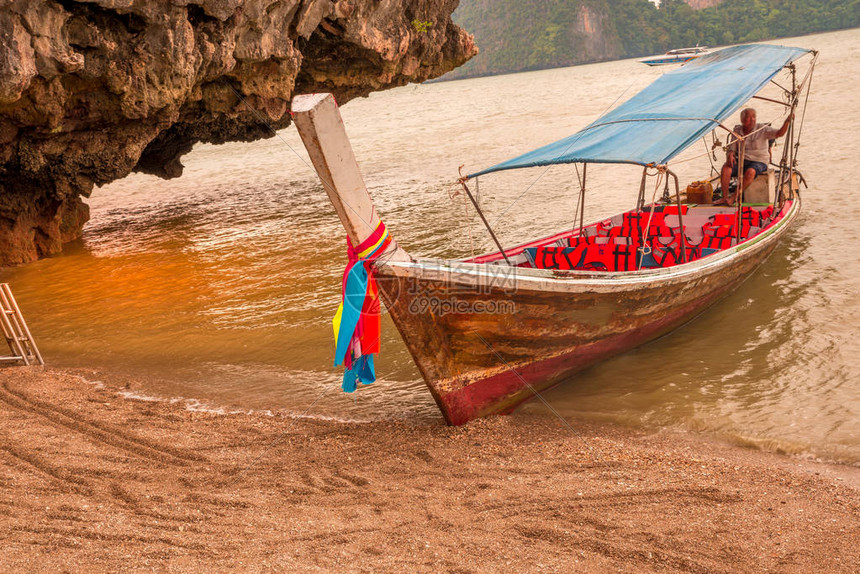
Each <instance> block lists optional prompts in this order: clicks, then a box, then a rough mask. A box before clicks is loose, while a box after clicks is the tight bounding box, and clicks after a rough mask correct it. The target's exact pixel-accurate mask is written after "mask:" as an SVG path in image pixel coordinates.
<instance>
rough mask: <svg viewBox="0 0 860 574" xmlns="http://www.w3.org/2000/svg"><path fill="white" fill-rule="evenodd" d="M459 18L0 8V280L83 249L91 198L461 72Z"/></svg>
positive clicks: (69, 0) (212, 7) (416, 5)
mask: <svg viewBox="0 0 860 574" xmlns="http://www.w3.org/2000/svg"><path fill="white" fill-rule="evenodd" d="M458 2H459V0H170V1H168V0H88V1H87V0H7V2H4V3H3V4H0V265H8V264H12V263H20V262H26V261H32V260H34V259H36V258H38V257H42V256H45V255H49V254H52V253H57V252H58V251H60V249H61V247H62V244H63V243H65V242H67V241H70V240H72V239H75V238H77V237H79V236H80V233H81V228H82V226H83V224H84V223H85V222H86V221H87V219H88V217H89V214H88V208H87V206H86V205H85V204H84V203H83V202H82V201H81V196H85V197H86V196H89V194H90V193H91V192H92V189H93V186H94V185H102V184H105V183H108V182H110V181H113V180H116V179H118V178H122V177H124V176H126V175H128V174H129V173H131V172H132V171H142V172H146V173H151V174H155V175H158V176H161V177H165V178H170V177H177V176H179V175H180V174H181V173H182V164H181V163H180V159H181V157H182V155H183V154H185V153H187V152H188V151H189V150H190V149H191V146H192V145H193V144H194V143H195V142H212V143H223V142H227V141H250V140H255V139H259V138H263V137H270V136H271V135H273V134H272V131H271V128H274V129H280V128H283V127H286V126H287V125H289V123H290V117H289V113H288V110H289V102H290V99H291V98H292V95H293V94H294V93H301V92H310V91H322V90H326V91H331V92H333V93H334V94H335V96H336V97H337V99H338V102H340V103H341V104H343V103H345V102H346V101H348V100H349V99H351V98H354V97H357V96H363V95H367V94H368V93H370V92H372V91H375V90H380V89H384V88H387V87H391V86H398V85H404V84H406V83H409V82H420V81H423V80H426V79H429V78H434V77H438V76H440V75H442V74H443V73H445V72H447V71H449V70H451V69H453V68H455V67H456V66H459V65H460V64H462V63H463V62H465V61H466V60H468V59H469V58H470V57H471V56H473V55H474V54H475V53H476V52H477V48H476V47H475V44H474V42H473V40H472V38H471V36H469V35H468V34H467V33H465V32H464V31H463V30H461V29H460V28H458V27H457V26H456V25H454V24H453V23H452V22H451V20H450V15H451V13H452V12H453V11H454V9H455V8H456V7H457V4H458ZM270 127H271V128H270Z"/></svg>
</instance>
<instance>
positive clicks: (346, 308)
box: [332, 221, 391, 393]
mask: <svg viewBox="0 0 860 574" xmlns="http://www.w3.org/2000/svg"><path fill="white" fill-rule="evenodd" d="M346 242H347V246H348V248H347V256H348V259H349V261H348V262H347V264H346V269H344V271H343V282H342V294H343V300H342V302H341V304H340V306H339V307H338V309H337V313H335V316H334V319H332V326H333V327H334V339H335V355H334V366H335V367H336V366H338V365H340V364H343V365H344V368H345V370H344V373H343V390H344V392H347V393H351V392H353V391H355V389H356V387H357V383H359V382H360V383H361V384H363V385H369V384H371V383H373V382H374V381H375V380H376V372H375V371H374V368H373V355H374V353H378V352H379V335H380V328H381V319H380V314H379V290H378V288H377V286H376V280H375V278H374V275H375V272H376V271H375V268H374V266H373V263H374V261H375V260H376V259H378V258H379V256H380V255H382V254H383V253H384V252H385V250H386V249H387V248H388V246H389V245H390V244H391V235H390V234H389V233H388V230H387V229H386V228H385V224H384V223H382V222H381V221H380V222H379V225H378V226H377V227H376V229H375V230H374V231H373V233H371V234H370V237H368V238H367V239H365V240H364V241H362V242H361V243H360V244H359V245H358V246H357V247H353V245H352V241H351V240H350V239H349V237H347V238H346Z"/></svg>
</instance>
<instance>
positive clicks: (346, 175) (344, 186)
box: [291, 94, 411, 261]
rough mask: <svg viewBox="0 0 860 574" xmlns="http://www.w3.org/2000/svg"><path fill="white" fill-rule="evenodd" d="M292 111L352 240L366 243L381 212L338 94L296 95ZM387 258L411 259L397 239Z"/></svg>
mask: <svg viewBox="0 0 860 574" xmlns="http://www.w3.org/2000/svg"><path fill="white" fill-rule="evenodd" d="M291 114H292V116H293V121H294V122H295V124H296V128H297V129H298V131H299V135H300V136H301V137H302V142H303V143H304V144H305V148H307V150H308V155H310V158H311V162H313V164H314V169H315V170H316V172H317V175H318V176H319V178H320V181H321V182H322V184H323V187H324V188H325V191H326V193H327V194H328V197H329V199H330V200H331V202H332V205H334V209H335V211H336V212H337V215H338V217H339V218H340V222H341V223H342V224H343V227H344V229H346V232H347V234H348V235H349V238H350V240H352V243H353V245H359V244H361V243H363V242H364V241H365V240H366V239H367V238H368V237H370V236H371V235H372V234H373V232H374V231H375V230H376V228H377V227H378V226H379V223H380V221H379V215H377V213H376V209H375V208H374V206H373V200H372V199H371V198H370V194H369V193H368V192H367V187H366V186H365V184H364V178H363V177H362V175H361V171H360V170H359V168H358V162H357V161H356V160H355V154H354V153H353V151H352V145H351V144H350V143H349V138H348V137H347V135H346V128H345V127H344V125H343V119H342V118H341V116H340V111H339V110H338V107H337V103H336V102H335V100H334V96H332V95H331V94H308V95H298V96H295V97H294V98H293V102H292V111H291ZM383 259H384V260H388V261H392V260H394V261H411V258H410V257H409V254H407V253H406V251H404V250H403V249H402V248H401V247H399V246H398V245H397V243H396V242H395V241H392V242H391V246H390V247H389V248H388V250H387V253H386V254H384V255H383Z"/></svg>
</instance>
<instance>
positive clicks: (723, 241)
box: [698, 235, 734, 251]
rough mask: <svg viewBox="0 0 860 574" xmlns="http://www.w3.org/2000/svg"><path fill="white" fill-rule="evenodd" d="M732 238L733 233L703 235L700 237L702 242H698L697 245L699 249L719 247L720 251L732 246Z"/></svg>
mask: <svg viewBox="0 0 860 574" xmlns="http://www.w3.org/2000/svg"><path fill="white" fill-rule="evenodd" d="M733 239H734V236H733V235H732V236H730V237H713V236H710V235H705V237H704V238H703V239H702V242H701V243H699V245H698V247H699V249H700V250H701V249H719V250H721V251H722V250H723V249H728V248H729V247H731V246H732V240H733Z"/></svg>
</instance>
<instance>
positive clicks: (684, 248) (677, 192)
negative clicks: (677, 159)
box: [666, 169, 687, 263]
mask: <svg viewBox="0 0 860 574" xmlns="http://www.w3.org/2000/svg"><path fill="white" fill-rule="evenodd" d="M666 173H667V174H668V175H671V176H672V179H674V180H675V203H676V204H677V205H678V226H679V227H680V229H681V261H683V262H684V263H686V262H687V233H686V232H685V231H684V213H683V212H684V210H683V209H682V206H681V186H680V185H679V184H678V176H677V175H676V174H675V172H673V171H672V170H670V169H666ZM666 185H667V187H668V185H669V182H668V178H667V181H666Z"/></svg>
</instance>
